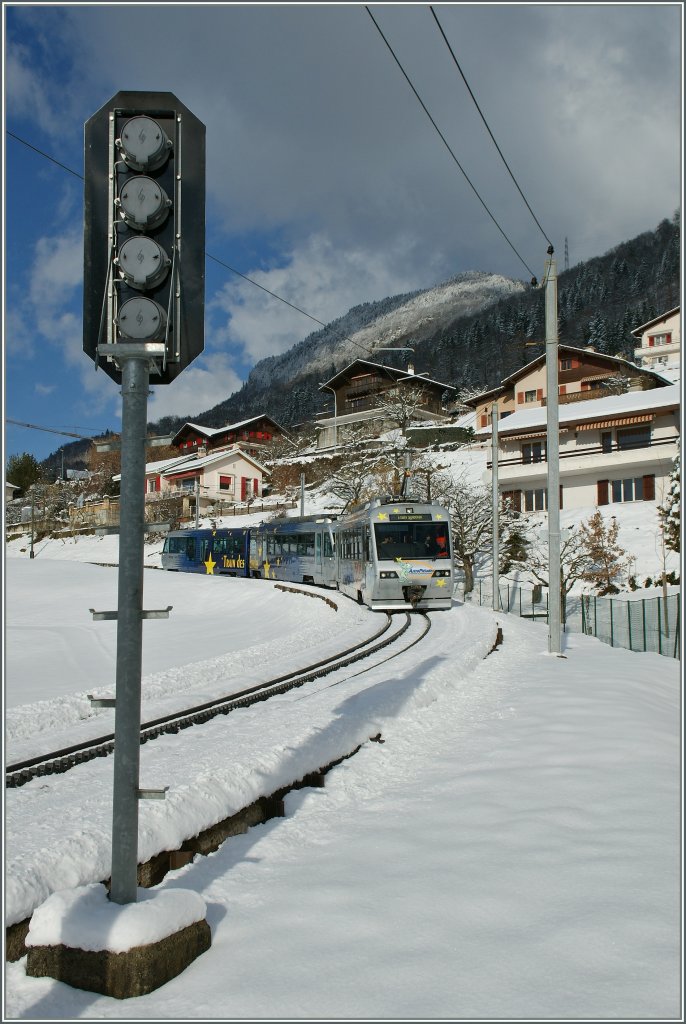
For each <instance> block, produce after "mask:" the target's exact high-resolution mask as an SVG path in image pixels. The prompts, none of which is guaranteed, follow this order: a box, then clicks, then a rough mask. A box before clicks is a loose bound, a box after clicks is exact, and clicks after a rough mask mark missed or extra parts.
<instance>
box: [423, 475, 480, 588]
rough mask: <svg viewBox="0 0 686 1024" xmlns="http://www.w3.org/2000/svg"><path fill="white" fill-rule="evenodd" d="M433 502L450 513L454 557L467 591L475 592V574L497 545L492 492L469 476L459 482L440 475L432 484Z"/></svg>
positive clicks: (463, 476) (461, 478) (461, 477)
mask: <svg viewBox="0 0 686 1024" xmlns="http://www.w3.org/2000/svg"><path fill="white" fill-rule="evenodd" d="M432 500H433V501H435V502H437V503H439V504H441V505H443V506H444V507H445V508H446V509H447V510H448V512H449V513H450V528H451V535H452V541H453V557H454V559H455V562H456V564H457V565H458V566H459V567H460V568H461V569H462V571H463V573H464V592H465V594H469V593H471V592H472V590H473V589H474V572H475V569H476V567H477V565H478V564H479V562H480V561H481V560H482V559H485V558H486V557H487V555H488V553H489V552H490V551H491V549H492V544H493V510H492V506H491V492H490V490H489V489H488V488H487V487H484V486H483V485H480V484H476V483H474V482H473V481H471V480H470V479H469V478H468V477H467V476H466V475H465V474H462V475H461V476H460V477H458V478H457V479H456V478H454V477H453V476H452V474H450V473H445V474H444V473H441V474H438V475H437V476H436V477H435V478H434V481H433V484H432Z"/></svg>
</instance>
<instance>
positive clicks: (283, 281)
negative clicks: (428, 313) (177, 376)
mask: <svg viewBox="0 0 686 1024" xmlns="http://www.w3.org/2000/svg"><path fill="white" fill-rule="evenodd" d="M411 247H412V243H411V241H408V240H401V241H400V242H399V243H398V244H396V246H395V247H393V248H390V247H389V249H388V250H387V251H386V252H384V253H383V254H382V255H380V254H379V253H377V252H374V251H371V250H365V249H363V248H361V247H360V248H349V249H345V250H339V249H337V248H336V246H335V245H334V244H333V243H332V242H331V241H330V239H328V238H327V237H325V236H324V235H321V234H314V235H311V236H310V237H309V238H307V239H305V240H304V242H302V243H301V244H300V245H298V246H295V247H294V248H292V249H291V250H290V251H289V252H288V253H286V254H284V256H283V259H282V262H281V264H280V265H279V266H277V267H273V268H272V269H271V270H266V271H265V270H253V271H250V272H249V273H248V275H247V276H249V277H250V278H252V279H253V280H255V281H257V283H258V284H260V285H262V286H263V287H264V288H268V289H269V291H271V292H274V293H275V294H277V295H280V296H281V297H282V298H284V299H286V300H287V301H288V302H292V303H293V305H297V306H298V307H299V308H300V309H303V310H305V311H306V312H307V313H309V314H310V316H315V317H316V318H317V320H320V321H321V322H322V323H323V324H327V323H329V322H330V321H331V320H334V319H336V318H337V317H339V316H341V315H343V314H344V313H346V312H347V311H348V309H350V307H351V306H354V305H359V304H360V303H362V302H368V301H371V300H374V299H381V298H385V297H386V296H387V295H389V294H393V293H399V292H405V291H413V290H414V289H415V288H416V278H415V276H414V275H412V274H403V272H402V270H401V269H399V265H400V264H401V263H402V261H403V258H404V255H405V254H406V253H407V252H408V251H409V250H410V249H411ZM427 283H428V282H427ZM208 312H209V313H210V316H211V317H213V318H216V317H217V315H219V316H221V314H225V315H228V318H227V319H226V321H225V322H224V323H223V324H222V326H221V327H219V328H218V329H217V330H216V331H213V333H212V341H213V345H215V346H217V345H222V346H234V345H237V346H239V347H240V350H241V354H242V358H243V359H244V360H245V361H247V362H248V363H250V364H252V363H254V362H256V361H257V360H259V359H263V358H265V357H266V356H271V355H279V354H280V353H282V352H285V351H286V350H287V349H289V348H290V347H291V346H292V345H294V344H295V343H296V342H298V341H301V340H302V339H303V338H305V337H306V336H307V335H308V334H311V333H312V331H317V330H319V329H320V325H319V324H318V323H316V322H314V321H313V320H311V319H308V318H307V317H305V316H303V315H302V314H301V313H298V312H296V311H295V310H293V309H290V308H289V307H288V306H286V305H284V303H282V302H279V301H278V299H275V298H273V297H272V296H270V295H267V294H266V293H264V292H260V291H258V290H257V289H256V288H255V287H254V286H253V285H250V284H249V283H247V282H245V281H232V282H230V283H228V284H227V285H226V286H225V287H224V288H222V289H221V291H220V292H219V293H217V295H215V296H214V298H213V299H212V300H211V301H210V303H209V304H208Z"/></svg>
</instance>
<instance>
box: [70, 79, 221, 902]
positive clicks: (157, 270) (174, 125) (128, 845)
mask: <svg viewBox="0 0 686 1024" xmlns="http://www.w3.org/2000/svg"><path fill="white" fill-rule="evenodd" d="M84 143H85V146H84V163H85V193H84V199H85V205H84V303H83V332H84V333H83V347H84V351H85V352H86V353H87V355H89V356H90V358H91V359H93V360H94V362H95V364H96V368H97V367H101V368H102V369H103V370H104V371H105V372H106V373H107V374H108V375H109V376H110V377H111V378H112V379H113V380H115V381H116V382H117V383H120V384H121V394H122V436H121V466H122V472H121V491H120V501H119V523H120V526H119V579H118V604H117V611H116V612H107V613H94V614H96V615H98V616H99V617H103V616H104V617H109V618H115V619H116V620H117V666H116V703H115V725H114V735H115V753H114V788H113V812H112V879H111V891H110V898H111V900H112V901H113V902H115V903H135V902H136V896H137V864H138V859H137V850H138V801H139V800H140V799H147V798H149V797H150V795H151V793H152V792H153V791H151V790H149V789H146V788H141V787H140V785H139V778H138V776H139V762H140V736H139V733H140V720H141V666H142V639H143V637H142V632H143V631H142V625H143V619H145V618H152V617H161V615H164V616H167V615H168V614H169V609H167V611H166V612H164V613H160V615H157V614H154V613H151V612H145V611H143V603H142V602H143V551H144V547H143V545H144V518H145V516H144V512H145V435H146V424H147V400H148V388H149V385H150V384H151V383H155V384H169V383H171V382H172V381H173V380H174V379H175V378H176V377H177V376H178V375H179V374H180V373H181V372H182V371H183V370H184V369H185V368H186V367H187V366H188V364H189V363H190V362H192V360H193V359H195V357H196V356H198V355H199V354H200V353H201V352H202V350H203V346H204V330H203V323H204V266H205V252H204V247H205V226H204V225H205V126H204V125H203V124H202V123H201V122H200V121H199V120H198V119H197V118H196V117H195V115H194V114H192V113H191V112H190V110H188V108H187V107H185V106H184V104H183V103H181V101H180V100H179V99H177V97H176V96H174V95H173V94H172V93H169V92H151V93H148V92H118V93H117V94H116V95H115V96H113V97H112V99H111V100H110V101H109V103H106V104H105V105H104V106H103V107H101V108H100V110H98V111H97V113H95V114H94V115H93V116H92V117H91V118H90V119H89V120H88V121H87V122H86V125H85V129H84ZM160 792H162V793H163V791H160ZM158 795H159V794H158Z"/></svg>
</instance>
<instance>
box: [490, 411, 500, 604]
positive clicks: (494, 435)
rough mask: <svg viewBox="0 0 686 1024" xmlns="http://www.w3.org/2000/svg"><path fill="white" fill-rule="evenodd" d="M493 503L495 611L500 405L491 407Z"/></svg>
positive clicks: (496, 598) (495, 594) (495, 598)
mask: <svg viewBox="0 0 686 1024" xmlns="http://www.w3.org/2000/svg"><path fill="white" fill-rule="evenodd" d="M491 483H492V493H491V501H492V506H493V611H494V612H497V611H498V610H499V608H500V523H499V516H498V513H499V502H498V403H497V402H494V403H493V405H492V406H491Z"/></svg>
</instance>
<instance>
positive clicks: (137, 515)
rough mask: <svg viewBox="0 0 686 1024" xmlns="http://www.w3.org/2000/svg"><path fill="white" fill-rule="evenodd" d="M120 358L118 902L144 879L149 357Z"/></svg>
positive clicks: (129, 897) (132, 895) (114, 894)
mask: <svg viewBox="0 0 686 1024" xmlns="http://www.w3.org/2000/svg"><path fill="white" fill-rule="evenodd" d="M123 347H124V346H122V348H123ZM121 364H122V435H121V492H120V499H119V509H120V513H119V514H120V519H119V590H118V606H117V669H116V683H117V689H116V706H115V719H114V792H113V801H112V887H111V891H110V899H112V900H113V901H114V902H115V903H135V902H136V897H137V882H138V775H139V766H140V726H141V662H142V647H143V555H144V537H145V528H144V520H145V436H146V424H147V405H148V360H147V359H145V358H140V357H138V358H131V357H124V356H123V357H121Z"/></svg>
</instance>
